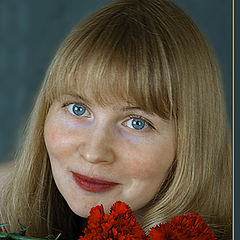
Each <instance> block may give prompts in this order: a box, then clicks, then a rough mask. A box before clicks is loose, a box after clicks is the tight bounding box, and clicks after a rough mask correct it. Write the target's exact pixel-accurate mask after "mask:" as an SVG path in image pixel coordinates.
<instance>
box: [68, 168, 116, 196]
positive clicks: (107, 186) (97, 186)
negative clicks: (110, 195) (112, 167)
mask: <svg viewBox="0 0 240 240" xmlns="http://www.w3.org/2000/svg"><path fill="white" fill-rule="evenodd" d="M72 176H73V179H74V180H75V182H76V183H77V185H78V186H79V187H81V188H82V189H84V190H86V191H88V192H105V191H109V190H111V189H113V188H114V187H115V186H116V185H118V183H115V182H109V181H105V180H101V179H97V178H90V177H87V176H84V175H81V174H79V173H75V172H72Z"/></svg>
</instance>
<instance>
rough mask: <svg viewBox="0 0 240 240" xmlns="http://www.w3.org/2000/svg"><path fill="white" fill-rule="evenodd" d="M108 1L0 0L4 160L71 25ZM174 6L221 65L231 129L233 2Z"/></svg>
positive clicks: (0, 143) (183, 0) (200, 0)
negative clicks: (202, 36)
mask: <svg viewBox="0 0 240 240" xmlns="http://www.w3.org/2000/svg"><path fill="white" fill-rule="evenodd" d="M106 2H109V1H108V0H87V1H85V0H40V1H37V0H0V109H1V110H0V121H1V122H0V123H1V125H0V126H1V127H0V156H1V157H0V161H3V160H5V159H9V158H10V157H11V156H12V153H13V151H14V148H15V146H16V144H17V142H18V141H20V139H21V135H22V130H23V126H24V123H25V121H26V119H27V116H28V115H29V112H30V111H31V108H32V104H33V100H34V98H35V96H36V93H37V91H38V89H39V86H40V84H41V82H42V80H43V78H44V74H45V71H46V69H47V66H48V65H49V63H50V60H51V58H52V57H53V55H54V52H55V51H56V49H57V47H58V45H59V44H60V42H61V41H62V40H63V39H64V37H65V36H66V35H67V33H68V32H69V31H70V29H71V28H72V27H73V25H75V24H76V23H77V22H78V21H79V20H81V19H82V18H84V17H85V16H87V15H88V14H89V13H91V12H93V11H94V10H95V9H97V8H98V7H99V6H102V5H104V4H105V3H106ZM175 2H176V3H177V4H178V5H180V6H181V7H182V8H183V9H185V11H186V12H187V13H188V14H189V15H190V16H192V18H193V19H194V20H195V22H196V23H197V25H198V26H199V28H200V29H201V30H202V32H203V33H204V34H205V35H206V37H207V39H208V40H209V42H210V45H211V46H212V48H213V50H214V52H215V55H216V57H217V59H218V60H219V63H220V67H221V71H222V76H223V83H224V87H225V93H226V102H227V109H228V118H229V123H230V125H231V122H232V51H231V48H232V23H231V21H232V1H231V0H175ZM238 199H239V198H238ZM237 222H238V223H239V221H237Z"/></svg>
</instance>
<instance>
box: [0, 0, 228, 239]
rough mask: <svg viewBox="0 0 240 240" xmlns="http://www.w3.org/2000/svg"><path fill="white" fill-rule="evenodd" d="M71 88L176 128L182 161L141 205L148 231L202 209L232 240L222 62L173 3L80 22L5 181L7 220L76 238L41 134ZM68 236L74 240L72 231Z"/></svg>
mask: <svg viewBox="0 0 240 240" xmlns="http://www.w3.org/2000/svg"><path fill="white" fill-rule="evenodd" d="M68 91H80V92H81V95H84V94H86V92H88V93H89V92H90V93H91V94H93V96H95V98H96V101H97V102H98V103H99V104H102V105H104V104H108V103H110V102H111V101H112V100H113V99H116V100H118V99H123V100H126V101H135V102H136V103H137V104H138V105H139V106H140V107H141V108H142V109H143V110H145V111H147V112H151V113H156V114H158V115H159V117H161V118H163V119H171V120H173V121H174V123H175V128H176V136H177V150H176V157H175V159H174V161H173V163H172V166H171V167H170V169H169V171H168V175H167V177H166V179H165V180H164V182H163V184H162V187H161V189H160V191H159V192H158V193H157V194H156V196H155V197H154V199H152V201H151V202H149V203H148V204H147V205H146V206H145V207H144V210H145V211H144V215H143V216H141V222H140V225H141V226H142V227H143V229H144V230H145V231H148V230H149V229H150V228H151V227H153V226H155V225H157V224H159V223H161V222H165V221H166V220H170V219H171V218H172V217H173V216H176V215H180V214H184V213H188V212H197V213H198V214H199V215H200V216H201V217H202V218H203V219H204V220H205V222H206V223H207V224H208V225H209V227H210V228H211V229H212V230H213V231H214V233H215V234H216V236H217V237H219V239H225V240H226V239H231V220H232V215H231V214H232V182H231V181H232V175H231V170H232V167H231V147H230V138H229V133H228V131H229V130H228V126H227V120H226V112H225V104H224V94H223V89H222V84H221V79H220V74H219V70H218V66H217V63H216V61H215V59H214V56H213V54H212V53H211V50H210V48H209V47H208V44H207V42H206V40H205V38H204V37H203V35H202V34H201V33H200V31H199V30H198V28H197V27H196V25H195V24H194V23H193V22H192V20H191V19H190V18H189V17H188V16H187V15H186V14H185V13H184V12H183V11H182V10H181V9H179V8H178V7H177V6H176V5H175V4H174V3H173V2H171V1H167V0H143V1H138V0H119V1H115V2H113V3H110V4H108V5H107V6H106V7H104V8H102V9H100V10H99V11H97V12H96V13H94V14H93V15H91V16H90V17H88V18H87V19H86V20H85V21H83V22H82V23H80V24H79V25H77V26H76V27H75V28H74V29H73V30H72V31H71V33H70V34H69V35H68V37H67V38H66V40H65V41H64V42H63V44H62V45H61V46H60V48H59V50H58V51H57V53H56V55H55V57H54V59H53V61H52V63H51V65H50V67H49V69H48V71H47V74H46V77H45V81H44V82H43V85H42V88H41V90H40V93H39V95H38V97H37V100H36V104H35V107H34V109H33V112H32V114H31V118H30V120H29V122H28V124H27V127H26V130H25V139H24V141H23V143H22V145H21V147H20V148H19V151H18V152H17V154H16V157H15V161H14V164H13V167H12V169H11V171H12V172H11V174H10V175H9V176H10V177H9V179H8V180H7V181H6V184H5V185H4V191H3V193H2V200H1V201H2V202H1V211H0V214H1V215H0V216H1V221H4V222H8V223H9V226H8V227H6V230H8V231H10V230H11V231H13V230H16V228H17V221H18V219H19V220H20V222H21V223H22V224H24V225H27V226H29V229H28V232H29V234H33V235H35V236H46V235H48V234H49V233H55V232H58V231H59V232H60V231H61V232H64V233H65V234H66V236H67V238H68V239H70V238H72V236H73V233H72V232H71V231H73V230H71V229H70V226H74V224H73V222H74V219H75V216H74V214H73V213H72V212H71V210H70V208H69V207H68V206H67V204H66V202H65V201H64V199H63V197H62V196H61V194H60V193H59V192H58V190H57V188H56V185H55V183H54V181H53V177H52V173H51V168H50V163H49V157H48V153H47V150H46V147H45V143H44V138H43V128H44V122H45V119H46V115H47V113H48V109H49V107H50V106H51V104H52V102H53V101H54V100H56V99H58V98H59V97H60V96H61V95H62V94H64V93H66V92H68ZM67 234H69V235H67Z"/></svg>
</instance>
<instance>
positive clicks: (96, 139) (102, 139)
mask: <svg viewBox="0 0 240 240" xmlns="http://www.w3.org/2000/svg"><path fill="white" fill-rule="evenodd" d="M92 128H93V129H92V130H91V129H89V131H88V134H87V136H86V139H84V145H82V147H81V148H80V149H79V150H80V152H81V155H82V157H83V159H84V160H86V161H88V162H90V163H101V164H110V163H112V162H114V160H115V153H114V149H113V145H112V141H113V138H112V137H111V136H112V134H111V133H110V131H109V129H108V128H107V127H104V126H99V127H96V126H95V127H94V126H92Z"/></svg>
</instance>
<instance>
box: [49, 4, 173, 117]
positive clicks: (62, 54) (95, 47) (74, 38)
mask: <svg viewBox="0 0 240 240" xmlns="http://www.w3.org/2000/svg"><path fill="white" fill-rule="evenodd" d="M135 7H136V6H135ZM117 9H118V11H117V10H116V11H115V12H114V11H112V10H111V16H110V17H109V14H110V13H108V11H107V9H103V10H101V11H100V12H97V13H96V14H95V15H93V16H92V17H90V18H88V20H87V21H86V22H84V23H83V24H81V25H78V26H77V27H75V29H73V31H72V32H71V33H70V35H69V37H68V38H67V39H66V40H65V42H64V43H63V45H62V46H61V47H60V49H59V51H58V52H57V54H56V57H55V59H54V60H53V62H52V65H51V66H50V70H49V74H48V76H47V81H46V84H47V86H46V87H45V89H46V99H50V101H54V100H56V99H58V98H59V97H61V95H63V94H67V93H69V92H75V93H77V94H79V95H80V96H82V97H85V96H86V97H87V98H88V97H90V96H94V98H93V99H94V100H95V101H96V102H97V103H98V104H100V105H109V104H110V103H113V102H115V103H118V102H119V101H120V100H123V101H126V102H127V103H128V104H129V105H137V106H138V107H140V108H142V109H143V110H144V111H146V112H147V113H152V114H153V113H155V114H157V115H159V116H160V117H161V118H163V119H170V118H171V115H172V96H171V92H172V90H171V88H172V87H171V81H170V74H169V72H171V70H169V66H168V63H167V60H166V57H165V55H166V53H165V52H164V48H163V44H162V43H161V42H160V39H161V38H159V36H158V35H157V34H154V33H152V32H150V31H148V29H149V27H148V25H151V28H152V26H153V25H154V24H153V23H151V22H150V20H148V19H146V17H145V16H144V17H145V18H143V17H139V13H138V14H135V15H136V16H134V11H133V9H131V11H130V13H128V12H127V9H128V8H124V9H123V10H122V11H121V8H117ZM159 46H160V47H159ZM153 53H154V55H153ZM156 56H157V57H156ZM50 104H51V103H50Z"/></svg>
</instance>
